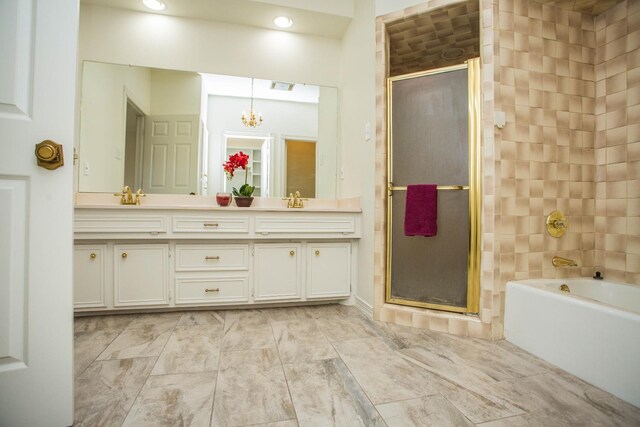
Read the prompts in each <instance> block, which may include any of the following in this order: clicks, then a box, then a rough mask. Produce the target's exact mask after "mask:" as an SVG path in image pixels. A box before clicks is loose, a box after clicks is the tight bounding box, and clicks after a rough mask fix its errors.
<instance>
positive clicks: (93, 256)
mask: <svg viewBox="0 0 640 427" xmlns="http://www.w3.org/2000/svg"><path fill="white" fill-rule="evenodd" d="M96 257H97V255H96V254H95V253H93V252H91V255H89V258H91V259H96Z"/></svg>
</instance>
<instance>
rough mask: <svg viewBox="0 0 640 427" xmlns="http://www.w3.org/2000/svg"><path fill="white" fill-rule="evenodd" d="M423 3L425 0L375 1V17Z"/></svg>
mask: <svg viewBox="0 0 640 427" xmlns="http://www.w3.org/2000/svg"><path fill="white" fill-rule="evenodd" d="M424 2H425V0H376V16H381V15H386V14H387V13H391V12H397V11H399V10H403V9H405V8H407V7H411V6H415V5H417V4H420V3H424Z"/></svg>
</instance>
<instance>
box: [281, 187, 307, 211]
mask: <svg viewBox="0 0 640 427" xmlns="http://www.w3.org/2000/svg"><path fill="white" fill-rule="evenodd" d="M282 200H286V201H287V207H288V208H304V201H305V200H309V199H303V198H301V197H300V191H296V192H295V194H294V193H289V197H288V198H284V199H282Z"/></svg>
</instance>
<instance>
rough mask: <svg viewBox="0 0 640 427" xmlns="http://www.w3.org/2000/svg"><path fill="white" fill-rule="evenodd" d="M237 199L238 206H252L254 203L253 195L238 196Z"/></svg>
mask: <svg viewBox="0 0 640 427" xmlns="http://www.w3.org/2000/svg"><path fill="white" fill-rule="evenodd" d="M235 201H236V206H237V207H239V208H248V207H249V206H251V203H253V197H242V196H236V197H235Z"/></svg>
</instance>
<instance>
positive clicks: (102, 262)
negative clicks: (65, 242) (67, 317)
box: [73, 245, 107, 308]
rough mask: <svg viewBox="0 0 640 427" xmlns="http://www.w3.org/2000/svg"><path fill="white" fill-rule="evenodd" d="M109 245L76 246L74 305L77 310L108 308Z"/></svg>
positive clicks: (74, 251)
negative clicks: (106, 288)
mask: <svg viewBox="0 0 640 427" xmlns="http://www.w3.org/2000/svg"><path fill="white" fill-rule="evenodd" d="M106 273H107V245H76V246H75V248H74V250H73V304H74V306H75V307H76V308H105V307H107V300H106V291H105V282H106V281H107V275H106Z"/></svg>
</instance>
